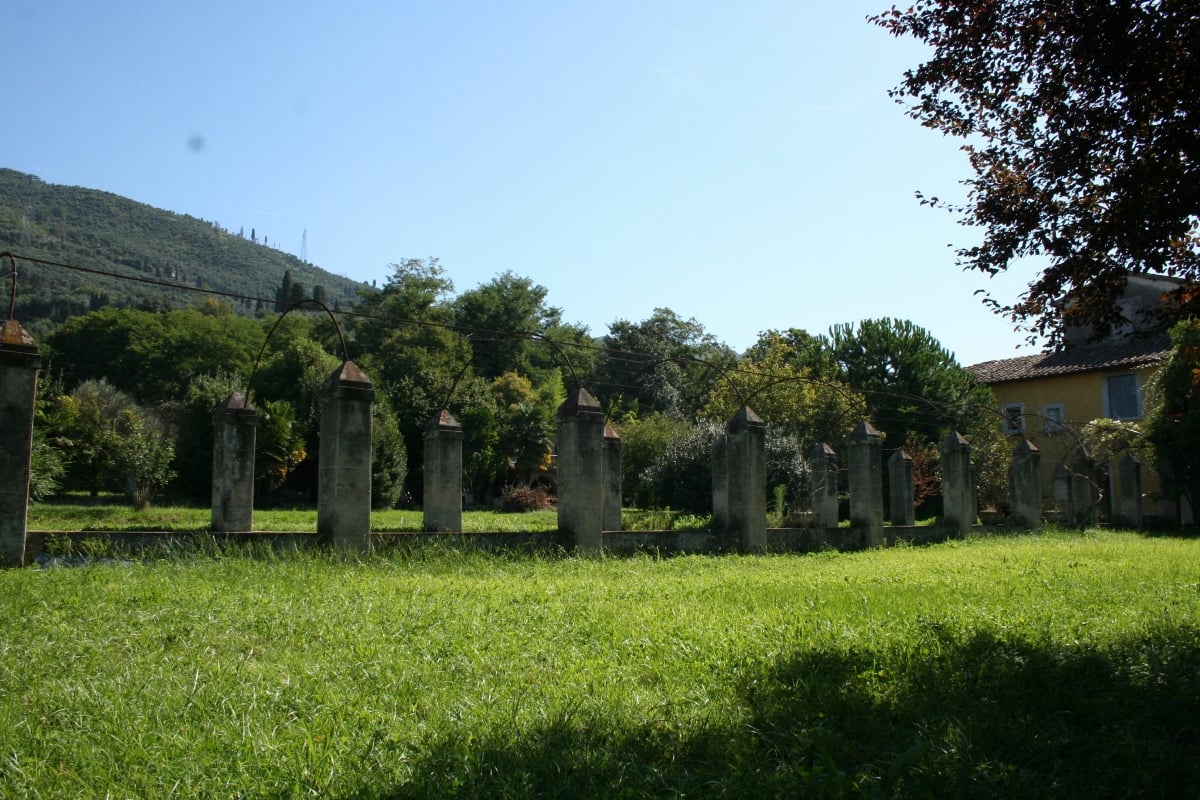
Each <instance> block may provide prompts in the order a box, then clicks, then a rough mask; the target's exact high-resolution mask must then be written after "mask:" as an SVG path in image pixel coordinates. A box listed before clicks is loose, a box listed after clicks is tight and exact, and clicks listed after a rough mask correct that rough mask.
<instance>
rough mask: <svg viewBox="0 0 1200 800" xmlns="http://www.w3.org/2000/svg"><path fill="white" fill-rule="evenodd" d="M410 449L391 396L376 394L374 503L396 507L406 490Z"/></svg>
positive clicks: (372, 496)
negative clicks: (405, 440) (392, 405)
mask: <svg viewBox="0 0 1200 800" xmlns="http://www.w3.org/2000/svg"><path fill="white" fill-rule="evenodd" d="M407 474H408V451H407V450H406V448H405V447H404V437H403V435H401V433H400V423H399V421H398V420H397V419H396V414H395V412H394V411H392V407H391V405H389V404H388V402H387V398H386V397H384V396H381V395H378V394H377V395H376V397H375V404H374V405H373V406H372V408H371V507H372V508H392V507H394V506H395V505H396V503H398V502H399V501H400V498H401V497H402V496H403V494H404V477H405V476H406V475H407Z"/></svg>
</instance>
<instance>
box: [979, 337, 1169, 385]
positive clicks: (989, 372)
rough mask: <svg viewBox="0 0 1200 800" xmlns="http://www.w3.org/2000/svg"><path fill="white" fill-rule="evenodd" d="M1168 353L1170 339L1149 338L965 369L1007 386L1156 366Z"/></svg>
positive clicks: (1018, 358)
mask: <svg viewBox="0 0 1200 800" xmlns="http://www.w3.org/2000/svg"><path fill="white" fill-rule="evenodd" d="M1170 350H1171V343H1170V340H1169V339H1168V338H1167V337H1166V335H1165V334H1164V335H1161V336H1155V337H1153V338H1150V339H1138V340H1132V341H1120V342H1106V343H1100V344H1092V345H1084V346H1081V347H1072V348H1070V349H1067V350H1059V351H1056V352H1052V353H1037V354H1035V355H1032V356H1018V357H1017V358H1002V359H998V360H996V361H984V362H982V363H979V364H973V365H971V366H969V367H967V369H969V370H970V371H971V372H974V373H975V375H976V377H978V378H979V379H980V380H981V381H983V382H984V383H987V384H994V383H1009V382H1012V381H1029V380H1036V379H1038V378H1048V377H1051V376H1056V375H1073V374H1075V373H1079V372H1098V371H1101V370H1112V369H1136V368H1138V367H1145V366H1150V365H1152V364H1157V363H1158V362H1160V361H1162V360H1163V359H1164V358H1166V357H1167V354H1168V353H1169V352H1170Z"/></svg>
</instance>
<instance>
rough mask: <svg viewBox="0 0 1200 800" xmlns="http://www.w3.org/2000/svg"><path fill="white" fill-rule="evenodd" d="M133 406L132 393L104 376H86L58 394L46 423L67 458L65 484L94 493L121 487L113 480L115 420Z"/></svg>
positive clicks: (129, 410) (53, 439)
mask: <svg viewBox="0 0 1200 800" xmlns="http://www.w3.org/2000/svg"><path fill="white" fill-rule="evenodd" d="M136 409H137V404H136V403H134V401H133V398H132V397H130V396H129V395H128V394H126V393H125V392H122V391H121V390H120V389H117V388H116V387H115V386H113V385H112V384H110V383H109V382H108V381H107V380H105V379H103V378H101V379H99V380H86V381H84V382H83V383H81V384H80V385H79V386H77V387H76V388H75V390H74V391H73V392H71V393H70V394H68V395H60V396H59V397H58V398H57V402H55V404H54V406H53V407H52V408H50V409H48V412H47V415H46V424H47V431H48V433H49V435H50V437H51V441H52V442H53V444H54V446H55V447H56V448H57V449H58V451H59V452H61V453H63V454H65V455H66V456H67V459H68V460H67V470H66V475H65V480H64V485H66V486H67V487H68V488H74V489H83V490H86V491H90V492H93V493H95V492H99V491H101V490H103V489H120V488H121V486H120V484H119V483H114V479H115V476H116V463H115V461H114V450H113V445H114V442H115V440H116V439H117V438H118V436H119V434H118V432H117V425H118V421H119V420H120V419H121V418H122V417H124V416H125V415H126V414H132V413H135V410H136Z"/></svg>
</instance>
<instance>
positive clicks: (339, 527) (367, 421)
mask: <svg viewBox="0 0 1200 800" xmlns="http://www.w3.org/2000/svg"><path fill="white" fill-rule="evenodd" d="M374 401H375V390H374V389H373V388H372V386H371V381H370V380H369V379H368V378H367V376H366V375H364V374H363V372H362V370H360V369H359V368H358V365H357V364H355V363H354V362H353V361H345V362H343V363H342V365H341V366H340V367H338V368H337V369H336V370H334V371H333V374H332V375H330V376H329V379H328V380H327V381H326V382H325V386H324V387H323V388H322V390H321V401H320V402H321V447H320V465H319V470H318V484H317V533H318V534H319V535H320V537H321V540H322V541H323V542H325V543H327V544H331V545H333V546H334V547H336V548H340V549H346V550H352V551H356V552H360V553H365V552H367V551H368V550H370V549H371V406H372V405H373V404H374Z"/></svg>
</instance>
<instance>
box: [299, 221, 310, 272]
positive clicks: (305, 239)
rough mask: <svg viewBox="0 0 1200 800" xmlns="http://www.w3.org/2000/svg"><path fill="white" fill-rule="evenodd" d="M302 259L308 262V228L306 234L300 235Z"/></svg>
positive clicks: (305, 230)
mask: <svg viewBox="0 0 1200 800" xmlns="http://www.w3.org/2000/svg"><path fill="white" fill-rule="evenodd" d="M300 261H302V262H303V263H305V264H307V263H308V228H305V229H304V234H303V235H302V236H301V237H300Z"/></svg>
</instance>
